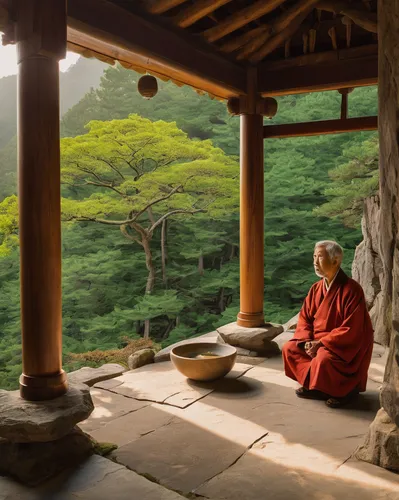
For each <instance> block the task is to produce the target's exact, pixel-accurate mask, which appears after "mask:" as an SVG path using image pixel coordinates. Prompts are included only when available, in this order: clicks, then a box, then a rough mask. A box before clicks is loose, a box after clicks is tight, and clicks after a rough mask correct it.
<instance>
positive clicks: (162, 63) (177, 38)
mask: <svg viewBox="0 0 399 500" xmlns="http://www.w3.org/2000/svg"><path fill="white" fill-rule="evenodd" d="M68 41H69V42H71V43H73V44H75V46H80V47H82V48H87V49H89V50H92V51H94V52H97V53H100V54H102V55H103V56H106V57H110V58H113V59H115V60H121V61H124V62H125V63H126V64H130V65H132V66H134V67H140V68H143V69H144V70H148V71H150V72H153V73H156V74H158V75H162V76H163V77H166V78H170V79H172V80H174V81H176V82H179V83H181V84H186V85H190V86H192V87H194V88H196V89H200V90H202V91H205V92H209V93H210V94H212V95H215V96H217V97H221V98H228V97H231V96H235V95H241V94H245V93H246V72H245V70H244V69H243V68H241V67H240V66H238V65H237V64H235V63H233V62H231V61H228V60H227V59H225V58H223V57H222V56H219V55H217V54H215V52H214V51H211V50H210V49H209V48H208V47H207V46H206V44H205V43H199V42H201V41H200V40H199V41H196V40H193V38H192V37H191V36H190V35H188V34H186V33H185V32H184V31H183V30H178V29H172V28H169V27H168V28H166V27H165V26H163V25H161V24H159V23H157V22H156V18H154V17H153V16H150V15H148V16H145V15H143V14H140V15H136V14H132V13H129V12H127V11H126V10H125V9H123V8H121V7H118V6H116V5H114V4H112V3H110V2H108V1H105V0H84V1H82V0H68Z"/></svg>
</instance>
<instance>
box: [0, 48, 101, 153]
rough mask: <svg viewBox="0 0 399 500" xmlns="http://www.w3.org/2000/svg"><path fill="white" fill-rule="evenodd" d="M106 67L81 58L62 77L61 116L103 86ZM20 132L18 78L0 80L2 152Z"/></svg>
mask: <svg viewBox="0 0 399 500" xmlns="http://www.w3.org/2000/svg"><path fill="white" fill-rule="evenodd" d="M106 67H107V65H106V64H104V63H102V62H100V61H97V59H85V58H83V57H81V58H79V59H78V61H77V63H76V64H74V65H73V66H71V67H70V68H69V70H68V71H66V72H65V73H61V75H60V87H61V115H63V114H64V113H65V112H66V111H68V109H70V108H71V107H72V106H74V105H75V104H76V103H77V102H79V101H80V99H81V98H82V97H83V96H84V95H85V94H86V92H88V91H89V90H90V88H92V87H94V88H96V87H97V86H98V84H99V83H100V78H101V75H102V73H103V71H104V69H105V68H106ZM16 131H17V76H16V75H11V76H6V77H5V78H1V79H0V148H2V147H3V146H5V145H6V144H7V143H8V141H10V139H11V138H12V137H14V135H15V134H16Z"/></svg>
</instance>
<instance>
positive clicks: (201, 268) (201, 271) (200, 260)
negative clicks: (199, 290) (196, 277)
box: [198, 255, 204, 276]
mask: <svg viewBox="0 0 399 500" xmlns="http://www.w3.org/2000/svg"><path fill="white" fill-rule="evenodd" d="M198 272H199V274H200V276H203V275H204V256H203V255H200V256H199V258H198Z"/></svg>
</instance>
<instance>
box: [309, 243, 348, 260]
mask: <svg viewBox="0 0 399 500" xmlns="http://www.w3.org/2000/svg"><path fill="white" fill-rule="evenodd" d="M314 247H315V249H316V248H318V247H323V248H325V249H326V252H327V253H328V255H329V257H330V259H331V260H332V261H333V260H335V259H337V260H338V263H339V264H341V262H342V259H343V258H344V250H343V248H342V247H341V245H338V243H337V242H336V241H333V240H324V241H318V242H317V243H316V245H315V246H314Z"/></svg>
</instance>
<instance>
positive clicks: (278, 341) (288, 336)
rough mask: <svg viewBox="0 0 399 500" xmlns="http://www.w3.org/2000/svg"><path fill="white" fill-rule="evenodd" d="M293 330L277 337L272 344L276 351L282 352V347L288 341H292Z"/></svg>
mask: <svg viewBox="0 0 399 500" xmlns="http://www.w3.org/2000/svg"><path fill="white" fill-rule="evenodd" d="M294 333H295V330H286V331H285V332H283V333H280V335H277V337H275V338H274V339H273V340H272V342H273V343H274V344H276V345H277V347H278V349H279V350H280V351H282V350H283V345H284V344H286V343H287V342H288V341H289V340H291V339H292V337H293V336H294Z"/></svg>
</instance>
